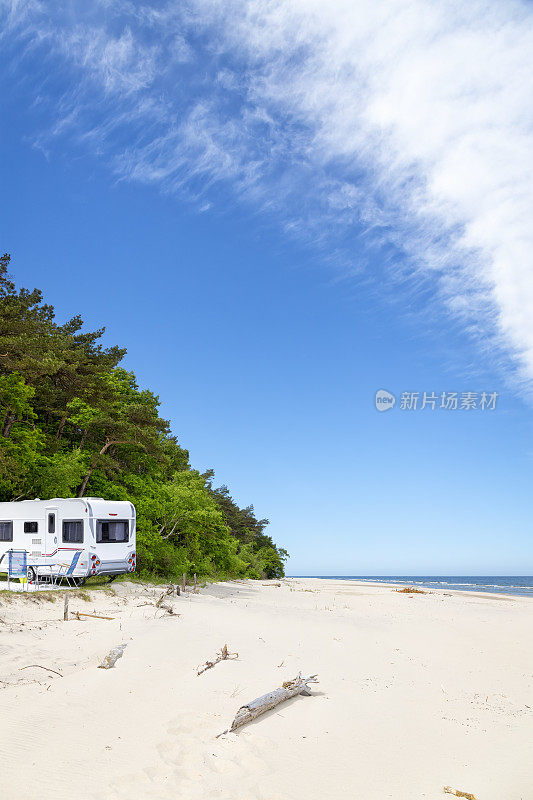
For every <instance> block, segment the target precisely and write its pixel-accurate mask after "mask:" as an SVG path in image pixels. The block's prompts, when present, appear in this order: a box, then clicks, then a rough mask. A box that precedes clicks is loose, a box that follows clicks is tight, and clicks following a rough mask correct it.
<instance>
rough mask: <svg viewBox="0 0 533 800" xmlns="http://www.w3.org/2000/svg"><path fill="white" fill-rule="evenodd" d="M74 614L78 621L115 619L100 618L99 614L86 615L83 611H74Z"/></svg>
mask: <svg viewBox="0 0 533 800" xmlns="http://www.w3.org/2000/svg"><path fill="white" fill-rule="evenodd" d="M74 614H75V615H76V618H77V619H78V620H79V618H80V617H92V618H93V619H115V617H102V616H101V615H100V614H86V613H85V611H75V612H74Z"/></svg>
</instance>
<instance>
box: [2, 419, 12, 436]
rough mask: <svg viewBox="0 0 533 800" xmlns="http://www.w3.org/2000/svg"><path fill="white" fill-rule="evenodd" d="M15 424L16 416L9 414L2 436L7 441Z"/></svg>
mask: <svg viewBox="0 0 533 800" xmlns="http://www.w3.org/2000/svg"><path fill="white" fill-rule="evenodd" d="M14 422H15V415H14V414H8V415H7V418H6V421H5V424H4V430H3V431H2V436H3V437H4V438H5V439H7V437H8V436H9V433H10V431H11V428H12V426H13V423H14Z"/></svg>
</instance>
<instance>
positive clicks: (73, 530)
mask: <svg viewBox="0 0 533 800" xmlns="http://www.w3.org/2000/svg"><path fill="white" fill-rule="evenodd" d="M63 541H64V542H72V543H73V544H81V543H82V542H83V520H82V519H65V520H63Z"/></svg>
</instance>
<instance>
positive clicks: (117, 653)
mask: <svg viewBox="0 0 533 800" xmlns="http://www.w3.org/2000/svg"><path fill="white" fill-rule="evenodd" d="M126 647H127V645H125V644H118V645H117V646H116V647H114V648H113V649H112V650H110V651H109V653H108V654H107V655H106V657H105V658H104V660H103V661H102V663H101V664H98V669H111V668H112V667H114V666H115V664H116V663H117V661H118V660H119V658H122V656H123V654H124V650H125V649H126Z"/></svg>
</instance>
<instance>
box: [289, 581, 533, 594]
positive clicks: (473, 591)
mask: <svg viewBox="0 0 533 800" xmlns="http://www.w3.org/2000/svg"><path fill="white" fill-rule="evenodd" d="M413 577H417V576H413ZM459 577H460V576H459ZM506 577H507V576H506ZM282 580H317V581H333V582H335V581H337V582H338V583H339V584H343V583H348V582H353V583H357V584H359V585H361V586H374V587H376V588H377V587H379V586H384V587H387V586H388V587H391V588H405V587H406V586H414V587H415V588H417V589H423V590H424V592H428V593H429V592H444V593H446V592H458V593H460V594H474V595H482V596H487V595H488V596H490V597H508V598H511V599H515V598H524V599H526V600H531V599H533V587H532V589H531V591H530V592H523V593H522V592H516V593H511V592H504V591H502V592H490V591H488V590H486V589H478V590H476V589H474V588H472V589H456V588H453V587H452V586H439V587H436V586H428V585H427V583H415V582H414V581H412V582H411V583H409V582H408V581H405V582H403V583H399V582H397V581H393V580H391V581H385V580H379V581H378V580H374V581H372V580H370V579H368V580H366V579H361V578H352V577H346V578H343V577H331V576H328V575H326V576H324V577H322V576H318V575H305V576H302V575H290V576H286V577H285V578H282Z"/></svg>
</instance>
